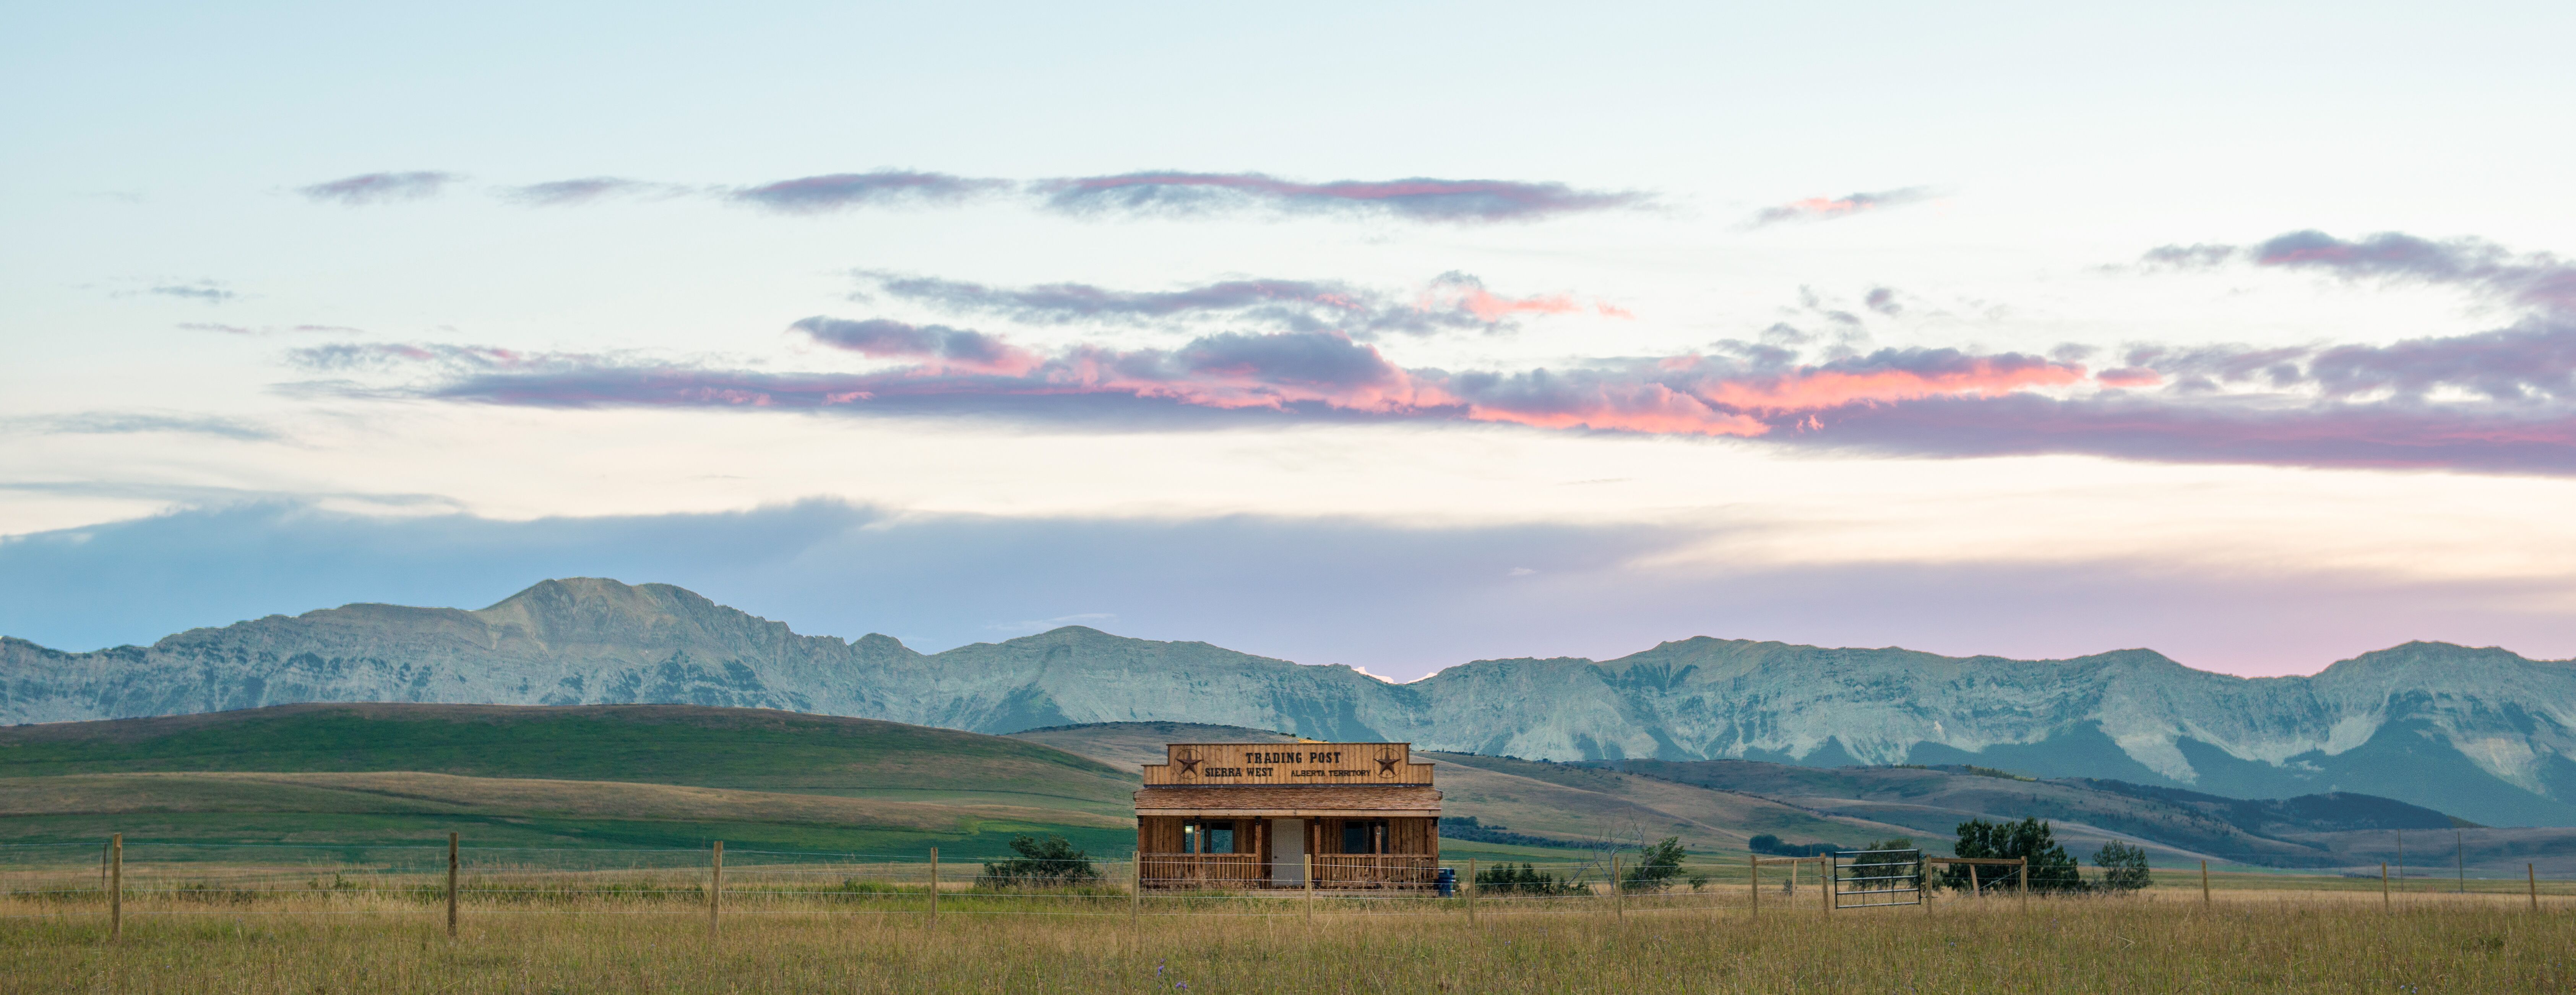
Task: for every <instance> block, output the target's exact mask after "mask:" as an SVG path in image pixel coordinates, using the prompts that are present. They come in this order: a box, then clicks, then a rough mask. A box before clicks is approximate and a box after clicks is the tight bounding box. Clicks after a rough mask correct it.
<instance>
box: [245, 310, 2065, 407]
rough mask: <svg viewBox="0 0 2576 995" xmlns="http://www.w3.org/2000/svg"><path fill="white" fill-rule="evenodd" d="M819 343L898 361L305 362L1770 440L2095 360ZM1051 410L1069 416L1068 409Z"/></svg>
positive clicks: (885, 330)
mask: <svg viewBox="0 0 2576 995" xmlns="http://www.w3.org/2000/svg"><path fill="white" fill-rule="evenodd" d="M792 329H793V330H795V331H798V332H801V333H804V334H805V335H807V336H809V337H811V338H812V339H813V340H814V341H816V342H818V343H821V344H824V345H827V346H831V347H834V348H839V349H847V350H850V351H853V352H858V353H860V354H862V355H866V356H869V357H871V358H877V359H891V360H897V361H898V365H897V366H895V367H893V368H889V369H882V370H876V371H869V372H796V373H774V372H768V371H761V370H751V369H739V368H724V367H721V366H714V365H698V364H689V363H670V362H636V361H629V360H625V359H620V358H614V357H600V356H580V355H563V354H534V353H522V352H515V351H511V350H502V349H490V348H483V347H464V346H448V345H403V344H390V343H382V344H336V345H330V346H318V347H313V348H308V349H303V350H298V351H296V352H295V353H294V354H293V356H294V357H295V359H296V361H297V362H299V363H300V364H302V365H305V366H307V367H310V368H314V369H319V370H327V371H338V372H374V373H383V372H394V373H397V374H399V373H402V372H405V371H417V373H418V375H417V376H415V378H414V380H413V381H412V382H411V383H410V384H409V385H408V386H401V387H391V388H386V387H376V388H350V389H346V392H354V393H360V394H364V395H367V396H409V397H425V398H433V399H442V400H451V401H469V402H478V403H489V404H508V405H523V406H535V407H597V406H624V405H634V406H651V407H724V408H773V409H782V410H829V411H842V412H849V413H867V412H884V413H969V414H1007V415H1009V416H1011V417H1019V418H1035V419H1041V420H1042V419H1046V418H1050V417H1083V416H1086V415H1087V413H1088V412H1091V411H1095V410H1097V406H1098V404H1100V403H1102V402H1109V403H1117V404H1122V405H1126V406H1127V410H1129V411H1130V412H1146V411H1159V412H1163V413H1164V414H1165V416H1166V417H1169V416H1172V415H1179V414H1183V413H1186V412H1193V411H1195V412H1200V413H1202V414H1206V413H1215V412H1237V411H1265V412H1271V413H1276V414H1280V415H1285V416H1290V417H1298V418H1317V417H1328V418H1367V419H1376V420H1428V421H1469V422H1494V423H1505V424H1518V425H1527V426H1532V427H1537V428H1548V429H1579V430H1595V431H1625V432H1647V433H1658V434H1683V435H1722V436H1761V435H1767V434H1770V433H1772V432H1774V431H1776V430H1784V429H1790V428H1794V427H1795V426H1797V425H1799V424H1801V420H1800V419H1801V416H1804V415H1807V414H1809V413H1811V412H1815V411H1820V410H1826V409H1833V408H1840V407H1846V406H1852V405H1879V404H1893V403H1897V402H1902V401H1908V400H1914V399H1919V398H1926V397H1936V396H1946V395H1971V396H1995V395H2000V394H2007V393H2012V392H2015V391H2020V390H2025V389H2038V388H2056V387H2067V386H2072V385H2075V384H2078V383H2079V382H2081V381H2082V380H2083V378H2084V368H2083V367H2081V366H2079V365H2074V364H2068V363H2061V362H2056V361H2052V360H2047V359H2042V358H2039V357H2033V356H2024V355H2020V354H2017V353H2003V354H1995V355H1974V354H1969V353H1964V352H1961V351H1958V350H1953V349H1903V350H1898V349H1888V350H1880V351H1879V352H1876V353H1872V354H1869V355H1866V356H1856V357H1849V358H1844V359H1839V360H1835V361H1832V362H1826V363H1819V364H1806V365H1800V364H1797V363H1795V362H1792V361H1790V360H1791V359H1792V358H1793V357H1792V356H1791V354H1788V353H1786V352H1784V351H1781V350H1776V349H1764V348H1760V347H1752V348H1748V349H1747V350H1745V351H1744V353H1743V354H1742V355H1721V356H1699V355H1689V356H1670V357H1660V358H1652V359H1609V360H1599V361H1595V362H1592V363H1589V364H1584V365H1580V366H1571V367H1567V368H1563V369H1546V368H1542V369H1531V370H1519V371H1508V372H1489V371H1465V372H1451V371H1448V370H1441V369H1435V368H1405V367H1401V366H1398V365H1396V364H1395V363H1393V362H1390V361H1389V360H1387V358H1386V357H1385V356H1384V355H1383V354H1381V353H1380V352H1379V351H1378V350H1377V348H1376V347H1374V346H1372V345H1369V344H1367V343H1364V342H1360V341H1357V340H1355V339H1354V338H1352V337H1351V336H1350V335H1348V334H1345V333H1342V332H1339V331H1330V330H1327V331H1308V332H1274V333H1250V332H1222V333H1216V334H1209V335H1202V336H1199V337H1197V338H1195V339H1192V340H1191V341H1189V342H1188V343H1186V344H1184V345H1182V346H1180V347H1178V348H1173V349H1156V348H1146V349H1116V348H1110V347H1106V346H1101V345H1096V344H1089V343H1077V344H1073V345H1070V346H1067V347H1064V348H1061V349H1058V350H1054V351H1052V352H1040V351H1038V350H1034V349H1030V348H1027V347H1023V346H1020V345H1018V344H1015V343H1012V342H1010V341H1009V340H1008V339H1007V338H1005V337H1003V336H997V335H988V334H985V333H981V332H974V331H969V330H964V329H957V328H950V327H946V326H938V325H927V326H925V325H911V324H905V323H901V322H894V321H886V320H882V319H876V320H861V321H853V320H846V319H839V318H831V317H826V316H816V317H812V318H807V319H804V320H801V321H798V322H796V323H795V325H793V326H792ZM1050 408H1052V409H1053V411H1054V413H1052V414H1051V413H1050Z"/></svg>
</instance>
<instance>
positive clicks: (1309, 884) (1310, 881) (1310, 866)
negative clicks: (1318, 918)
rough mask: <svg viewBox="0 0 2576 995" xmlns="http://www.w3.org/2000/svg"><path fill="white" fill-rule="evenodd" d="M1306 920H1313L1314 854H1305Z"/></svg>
mask: <svg viewBox="0 0 2576 995" xmlns="http://www.w3.org/2000/svg"><path fill="white" fill-rule="evenodd" d="M1306 921H1307V922H1314V921H1315V855H1314V854H1312V853H1309V854H1307V855H1306Z"/></svg>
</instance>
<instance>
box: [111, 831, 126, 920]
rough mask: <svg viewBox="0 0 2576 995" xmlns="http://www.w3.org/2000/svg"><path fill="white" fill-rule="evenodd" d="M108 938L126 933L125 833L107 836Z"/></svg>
mask: <svg viewBox="0 0 2576 995" xmlns="http://www.w3.org/2000/svg"><path fill="white" fill-rule="evenodd" d="M107 882H108V884H107V938H108V939H111V940H113V939H116V938H118V937H121V936H124V935H125V834H124V833H117V834H115V835H113V836H109V837H108V838H107Z"/></svg>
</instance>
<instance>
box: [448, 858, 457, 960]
mask: <svg viewBox="0 0 2576 995" xmlns="http://www.w3.org/2000/svg"><path fill="white" fill-rule="evenodd" d="M456 843H457V834H456V833H455V832H453V831H451V832H449V833H448V834H447V938H448V939H451V940H453V939H455V938H456V869H457V863H458V861H457V854H456Z"/></svg>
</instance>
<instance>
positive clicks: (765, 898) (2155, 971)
mask: <svg viewBox="0 0 2576 995" xmlns="http://www.w3.org/2000/svg"><path fill="white" fill-rule="evenodd" d="M195 870H197V871H199V872H201V875H200V876H201V877H202V876H203V873H202V872H212V871H215V870H216V869H215V868H197V869H195ZM959 870H960V871H962V872H968V873H971V871H969V870H968V869H964V868H961V869H959ZM742 874H743V877H741V878H740V879H739V884H737V879H736V878H735V877H734V875H733V874H731V873H729V874H728V880H727V891H726V894H725V898H724V901H725V903H726V904H725V912H724V914H723V918H722V922H721V925H720V928H718V929H716V930H713V931H711V930H710V928H709V921H708V916H707V911H706V907H705V904H704V901H705V900H704V897H703V892H702V891H698V890H697V887H698V885H700V884H702V883H703V879H702V878H698V877H693V876H690V875H687V874H682V873H677V872H676V869H675V870H674V872H669V873H666V874H665V875H664V876H662V877H660V878H659V879H658V880H656V881H654V882H653V883H655V884H658V885H660V886H662V887H666V888H668V889H671V890H669V891H666V892H662V893H659V894H654V893H649V892H648V893H640V894H625V895H601V894H596V893H585V892H584V891H583V887H584V886H586V885H597V884H599V883H601V882H599V881H597V880H591V879H588V878H585V877H584V876H582V875H527V876H511V875H498V876H486V877H485V878H484V879H483V882H482V885H483V887H484V888H485V889H487V890H486V891H484V892H483V893H481V894H478V895H476V896H475V897H474V900H472V901H469V902H468V903H467V904H466V906H465V909H464V911H463V913H462V915H461V926H460V929H459V933H458V936H457V937H456V938H455V939H454V940H450V939H449V938H448V937H447V936H446V934H445V930H444V909H443V905H442V903H441V901H440V899H439V897H438V894H437V891H436V888H435V886H434V885H431V884H430V883H429V882H426V881H413V882H400V883H398V882H392V881H379V882H375V883H374V884H376V885H399V886H398V887H383V888H379V887H373V886H357V887H351V886H348V885H349V883H348V882H345V881H344V882H337V884H339V885H340V887H338V888H336V889H335V888H333V887H332V886H331V885H332V884H334V882H329V881H327V880H324V881H314V882H310V883H311V884H315V885H321V887H303V888H300V889H299V888H292V887H278V888H275V889H274V890H271V889H268V888H263V890H261V891H260V892H258V893H256V894H234V893H225V892H221V891H191V890H188V889H186V888H184V887H176V888H174V887H168V886H170V885H172V884H174V883H175V882H177V881H178V880H179V879H178V878H175V877H171V878H156V877H154V876H151V875H138V880H137V882H136V885H135V886H136V887H138V888H152V887H153V886H155V885H158V886H160V887H158V888H154V890H139V891H137V892H136V893H134V894H132V895H131V896H129V898H128V904H127V906H126V908H127V910H128V913H129V914H128V915H127V917H126V919H125V931H124V935H123V936H122V937H120V938H117V939H115V940H110V939H109V938H108V936H107V929H106V922H105V917H104V916H103V915H101V914H99V909H98V905H97V900H98V897H99V896H97V895H96V894H95V893H89V894H79V895H64V896H57V897H56V898H54V899H52V900H50V901H48V902H39V901H36V900H32V899H27V898H13V899H11V900H9V901H8V902H7V903H6V904H5V905H0V915H6V916H9V918H0V958H5V969H0V991H8V992H22V991H23V992H57V991H81V992H191V993H193V992H262V993H265V992H275V993H287V992H294V993H321V992H575V991H579V992H750V991H835V992H843V991H846V992H880V991H883V992H1135V991H1187V992H1195V993H1212V992H1335V993H1341V992H1351V993H1359V992H1448V991H1456V992H1480V993H1482V992H1550V993H1553V992H1621V993H1629V992H1668V991H1722V992H1817V991H1869V992H1885V991H1922V992H2025V991H2027V992H2162V991H2218V992H2242V991H2374V992H2387V991H2394V992H2437V991H2438V992H2449V991H2464V992H2548V991H2569V990H2576V896H2571V895H2568V894H2565V893H2564V892H2565V890H2566V889H2565V885H2563V884H2561V885H2559V886H2558V888H2557V889H2556V890H2557V891H2558V892H2559V893H2558V894H2551V895H2544V896H2543V898H2542V901H2541V907H2540V908H2539V910H2537V911H2534V910H2532V909H2531V908H2530V907H2529V904H2528V903H2529V899H2528V898H2527V897H2526V896H2525V895H2524V894H2523V893H2522V890H2521V887H2520V886H2521V884H2522V883H2521V882H2492V881H2491V882H2472V885H2474V886H2478V887H2480V888H2482V889H2483V891H2482V893H2475V894H2470V895H2466V896H2459V895H2450V894H2443V893H2436V892H2429V891H2419V892H2416V893H2409V894H2403V895H2399V896H2396V899H2395V901H2394V902H2393V903H2391V904H2389V905H2387V906H2383V904H2382V899H2381V897H2380V894H2379V891H2378V888H2377V882H2376V881H2371V882H2367V885H2368V887H2366V888H2365V887H2359V885H2360V884H2362V883H2361V882H2354V881H2350V880H2336V879H2315V878H2308V879H2295V880H2293V879H2279V878H2260V877H2254V876H2241V877H2233V876H2232V877H2230V878H2226V879H2223V880H2222V881H2221V882H2220V883H2221V885H2222V887H2219V888H2218V889H2217V890H2216V891H2215V892H2214V894H2213V901H2211V902H2210V903H2209V904H2206V905H2204V904H2203V903H2202V900H2201V893H2200V891H2199V888H2198V883H2197V879H2196V878H2194V877H2190V876H2187V875H2185V876H2181V877H2179V878H2178V880H2179V881H2180V882H2181V883H2180V884H2179V885H2178V886H2177V885H2176V884H2172V883H2169V884H2165V885H2160V886H2159V887H2158V888H2156V889H2153V890H2151V891H2149V892H2147V893H2145V894H2142V895H2134V896H2128V897H2122V898H2074V899H2048V898H2036V897H2035V898H2032V899H2030V900H2029V901H2028V903H2027V904H2026V905H2025V904H2024V903H2023V902H2022V901H2020V900H2018V899H2015V898H2011V897H2001V898H1987V899H1983V900H1977V899H1968V898H1964V897H1957V896H1954V895H1944V896H1943V897H1942V899H1941V900H1939V901H1937V902H1936V904H1935V907H1934V908H1933V909H1932V910H1931V911H1930V912H1928V913H1927V912H1926V911H1925V910H1923V909H1921V908H1912V907H1908V908H1882V909H1868V910H1846V911H1842V912H1835V913H1832V914H1830V915H1828V914H1826V913H1824V912H1822V911H1821V910H1820V909H1819V907H1818V902H1817V897H1818V896H1817V892H1816V891H1815V890H1814V889H1813V888H1812V887H1808V888H1801V889H1800V890H1799V891H1798V892H1797V893H1796V894H1795V895H1793V896H1785V897H1784V896H1781V895H1779V893H1778V892H1777V891H1776V889H1766V892H1765V895H1764V902H1763V903H1762V904H1763V908H1762V911H1761V913H1760V915H1759V916H1758V917H1756V916H1755V915H1754V914H1753V913H1752V911H1751V910H1750V909H1749V907H1748V906H1747V904H1746V889H1745V888H1744V887H1743V886H1742V885H1741V884H1740V883H1738V884H1734V885H1731V886H1725V885H1712V886H1710V887H1708V888H1705V889H1703V890H1702V891H1700V892H1698V893H1695V894H1694V893H1690V892H1687V891H1683V892H1680V893H1675V894H1670V895H1665V896H1660V897H1648V898H1637V897H1631V898H1628V899H1625V900H1623V901H1622V902H1621V903H1619V904H1618V906H1615V907H1614V905H1613V903H1612V902H1611V901H1610V900H1609V899H1608V898H1607V897H1606V896H1602V895H1591V896H1580V897H1573V898H1560V899H1503V898H1493V897H1488V898H1484V899H1480V900H1479V901H1478V902H1477V917H1476V921H1475V922H1474V923H1472V924H1471V923H1469V922H1468V919H1467V910H1466V904H1465V903H1464V902H1463V901H1459V900H1454V899H1453V900H1445V901H1443V900H1394V901H1388V900H1368V899H1358V898H1346V899H1337V898H1331V897H1326V898H1322V899H1317V900H1315V901H1313V903H1312V905H1311V907H1310V905H1309V903H1308V900H1307V899H1305V898H1304V897H1303V896H1302V895H1289V896H1286V897H1279V896H1249V897H1246V896H1201V897H1191V898H1162V897H1156V898H1150V899H1148V900H1147V901H1145V902H1144V903H1143V904H1142V906H1141V911H1142V912H1143V913H1145V914H1143V915H1137V914H1136V913H1137V912H1138V911H1139V910H1140V907H1139V906H1138V905H1137V904H1135V903H1133V902H1131V900H1130V899H1129V898H1128V897H1127V896H1125V895H1124V894H1120V893H1115V892H1107V893H1102V894H1097V895H1092V896H995V895H988V894H978V893H971V892H967V891H963V890H948V891H943V893H942V897H941V915H940V916H939V918H938V919H937V920H936V921H935V922H934V921H932V920H931V919H930V917H929V916H927V915H925V914H923V913H925V912H926V911H927V894H926V892H924V891H923V890H921V889H919V888H917V887H914V886H910V885H903V884H893V885H875V884H870V885H868V886H866V887H861V888H856V889H853V890H850V891H848V892H846V893H828V892H821V891H820V890H819V886H818V885H816V884H815V883H813V882H810V881H808V882H802V883H796V882H794V881H793V879H788V878H779V877H775V876H772V877H769V878H766V879H764V878H763V877H762V876H761V872H760V871H759V870H758V869H756V868H750V867H746V868H744V869H743V871H742ZM215 877H217V878H222V875H219V874H218V875H215ZM1766 877H1767V874H1766ZM234 880H235V882H236V883H241V882H246V881H247V880H249V879H234ZM278 883H279V882H277V881H271V884H272V885H274V884H278ZM2413 884H2414V886H2415V887H2417V888H2419V889H2421V888H2429V887H2431V885H2429V884H2428V883H2426V882H2420V881H2419V882H2414V883H2413ZM2508 884H2510V885H2513V886H2515V887H2513V888H2511V889H2508V888H2506V887H2505V886H2506V885H2508ZM962 885H963V882H955V883H953V884H952V889H953V888H957V887H962ZM2285 886H2289V887H2285ZM2313 886H2332V887H2333V888H2334V889H2336V890H2312V888H2313ZM511 889H518V890H511ZM793 892H804V893H803V894H795V893H793ZM1622 911H1624V914H1620V913H1621V912H1622ZM35 913H54V914H55V915H52V916H48V917H42V918H26V916H29V915H30V914H35ZM1029 913H1054V914H1029Z"/></svg>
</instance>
